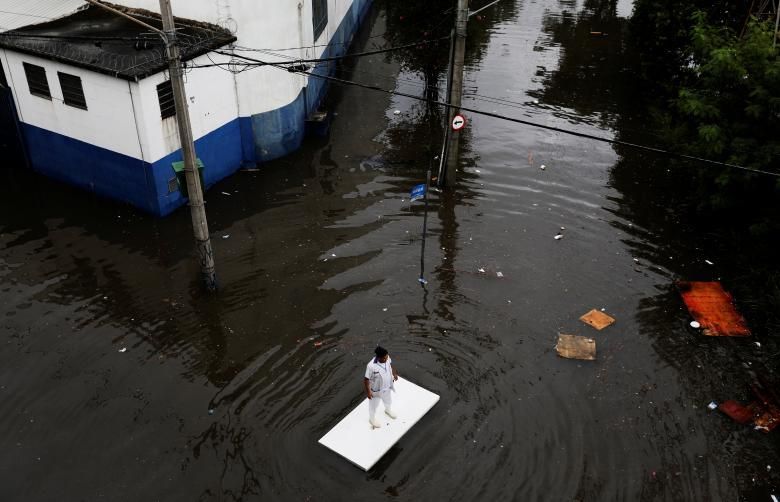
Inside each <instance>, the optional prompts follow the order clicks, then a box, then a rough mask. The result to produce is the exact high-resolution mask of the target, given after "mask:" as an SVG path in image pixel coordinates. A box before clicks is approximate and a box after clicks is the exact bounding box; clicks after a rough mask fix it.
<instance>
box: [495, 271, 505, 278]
mask: <svg viewBox="0 0 780 502" xmlns="http://www.w3.org/2000/svg"><path fill="white" fill-rule="evenodd" d="M496 277H498V278H499V279H501V278H502V277H504V274H503V273H501V272H496Z"/></svg>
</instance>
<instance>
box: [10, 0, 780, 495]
mask: <svg viewBox="0 0 780 502" xmlns="http://www.w3.org/2000/svg"><path fill="white" fill-rule="evenodd" d="M625 4H626V2H620V3H619V4H616V3H615V2H598V1H587V2H584V3H582V2H575V1H561V2H557V3H550V2H548V3H544V4H539V3H534V2H527V1H522V0H517V1H507V2H502V3H501V4H499V6H497V7H496V8H494V9H489V10H487V11H485V12H484V14H483V15H482V16H480V19H478V20H477V19H475V20H474V22H473V24H472V25H471V26H470V30H471V32H470V34H469V36H470V44H471V45H470V52H469V59H468V72H467V76H466V78H467V84H468V96H467V102H468V104H469V106H472V105H473V106H475V107H479V108H481V109H485V110H488V111H493V110H499V111H500V112H501V113H504V114H507V115H512V116H518V117H524V118H529V119H532V120H534V121H537V122H541V123H547V124H550V125H554V126H558V127H565V128H572V129H575V130H577V131H581V132H586V133H590V134H599V135H603V136H611V135H621V134H637V132H636V131H641V109H640V108H639V107H636V106H632V95H631V87H630V85H631V83H630V75H627V74H626V73H625V71H624V69H625V68H627V67H628V66H627V64H626V58H627V57H630V56H628V55H627V53H626V50H625V48H624V44H623V42H622V39H623V35H624V33H625V30H626V29H627V28H626V22H625V19H624V18H622V17H620V15H619V14H621V15H625V13H626V12H627V11H629V10H630V9H629V8H627V6H626V5H625ZM389 5H390V4H388V6H383V5H382V4H378V5H377V7H376V8H375V9H374V12H373V14H372V17H371V18H370V21H369V22H368V23H367V25H366V28H365V30H364V31H363V32H362V33H361V34H360V36H359V37H358V40H357V41H356V46H355V47H356V49H365V48H370V47H373V46H374V45H375V44H377V43H381V41H382V40H384V38H383V37H382V35H383V34H384V33H385V32H386V31H387V30H388V29H390V28H392V30H394V31H393V33H396V32H398V33H399V35H398V37H401V35H403V36H406V37H409V36H411V35H410V33H412V34H413V33H415V30H416V29H418V28H417V26H424V25H425V24H426V23H427V22H429V21H430V20H429V19H428V18H427V17H425V16H427V14H425V12H423V13H417V14H415V13H414V12H413V11H410V12H411V13H407V19H409V18H411V21H410V23H411V25H412V26H411V28H408V29H409V32H401V30H402V29H407V28H401V27H399V24H398V23H399V22H400V19H399V17H398V16H401V15H403V13H401V12H399V9H400V8H401V7H399V5H400V4H398V5H394V6H393V7H392V9H391V8H390V7H389ZM385 8H387V9H389V10H385ZM426 12H427V11H426ZM415 15H417V16H420V18H419V19H418V18H414V16H415ZM441 19H443V18H437V19H436V21H435V22H439V23H440V25H439V27H438V28H437V29H442V27H444V28H446V23H441V22H440V21H441ZM415 23H416V24H415ZM445 31H446V30H445ZM472 32H473V33H472ZM592 32H600V33H602V35H593V34H592ZM431 33H435V31H434V30H433V29H432V30H431ZM390 38H392V37H390ZM399 40H402V38H399ZM444 52H445V53H446V50H445V51H444ZM415 57H416V56H415V53H414V52H412V53H410V54H406V55H403V57H401V58H390V57H388V58H386V59H379V58H371V59H360V60H358V61H357V62H354V63H350V64H348V65H345V66H344V67H343V68H341V69H340V71H341V72H342V74H343V76H346V77H348V78H352V79H355V80H358V81H362V82H367V83H374V82H378V81H381V82H382V84H381V85H383V86H386V87H389V88H392V87H396V88H398V89H401V90H403V91H404V92H409V91H410V90H416V92H420V93H422V92H423V89H424V87H425V85H426V84H427V85H428V86H429V87H430V86H435V85H439V86H441V82H442V79H443V74H442V73H441V68H440V64H441V63H437V61H438V59H437V58H430V59H425V60H424V61H423V62H425V63H426V64H417V63H419V61H416V60H414V59H413V58H415ZM404 58H406V59H404ZM437 64H438V65H439V66H437ZM426 72H427V73H428V74H427V75H426ZM280 78H285V77H284V76H283V75H282V76H281V77H280ZM379 79H381V80H379ZM328 106H329V108H330V109H331V110H332V111H333V112H334V115H335V118H334V122H333V127H332V131H331V133H330V136H329V137H328V138H326V139H312V140H308V141H307V144H306V146H305V147H304V148H303V149H302V150H301V151H300V152H298V153H296V154H294V155H291V156H289V157H287V158H285V159H282V160H279V161H277V162H273V163H269V164H267V165H264V166H262V167H261V169H260V170H259V171H257V172H241V173H238V174H236V175H235V176H233V177H232V178H230V179H229V180H226V181H224V182H223V183H221V184H220V185H219V186H217V187H214V188H213V189H212V190H210V191H209V193H208V194H207V199H208V206H207V207H208V214H209V219H210V226H211V228H212V230H213V236H212V237H213V242H214V246H215V251H216V253H217V264H218V273H219V279H220V284H221V289H220V292H219V293H218V295H216V296H215V297H209V296H206V295H204V294H203V293H202V291H201V289H200V286H199V284H198V279H197V277H198V274H197V267H196V265H195V263H196V262H195V260H194V259H193V257H194V254H193V246H192V242H191V236H190V230H189V216H188V215H187V214H186V211H179V212H177V213H176V214H174V215H173V216H172V217H170V218H167V219H165V220H154V219H150V218H147V217H145V216H143V215H139V214H136V213H134V212H132V211H131V210H129V209H126V208H123V207H119V206H115V205H112V204H110V203H107V202H105V201H101V200H96V199H93V198H91V197H90V196H89V195H86V194H84V193H82V192H78V191H74V190H70V189H68V188H66V187H63V186H61V185H57V184H54V183H52V182H49V181H46V180H43V179H41V178H39V177H37V176H35V175H32V174H30V173H26V172H24V171H10V170H4V171H2V172H0V176H2V177H3V184H2V188H0V190H2V197H0V211H1V212H2V214H3V217H2V219H1V220H0V301H1V302H2V307H1V308H0V337H2V340H4V344H3V349H2V351H0V368H2V369H0V392H2V397H3V398H4V403H5V406H4V410H5V411H6V412H5V413H4V415H3V417H2V419H0V424H2V428H3V430H4V431H7V432H6V433H5V434H3V435H2V439H0V446H1V447H2V448H3V450H4V451H5V452H7V455H4V456H3V460H2V461H0V472H2V473H5V474H6V475H5V476H3V479H4V480H5V481H6V483H5V485H6V486H5V491H6V492H7V493H9V494H10V497H11V499H14V500H15V499H20V500H52V499H68V500H70V499H97V498H99V497H106V498H111V499H128V500H135V499H138V498H141V497H152V498H155V499H165V500H212V499H216V500H254V499H263V500H365V499H368V498H371V497H382V496H391V497H394V496H397V497H401V498H406V499H415V500H416V499H420V500H451V499H459V500H461V499H462V500H493V499H499V498H501V497H503V498H508V499H510V500H540V499H541V500H602V499H604V500H615V499H627V500H678V499H679V500H709V499H713V500H738V499H740V498H745V499H748V498H751V497H752V499H753V500H766V498H765V497H766V496H767V494H768V490H770V489H773V487H776V486H777V484H778V477H777V469H773V470H769V471H768V470H767V468H766V465H767V464H772V459H774V458H776V456H777V452H778V443H777V441H778V440H777V438H776V437H775V436H771V435H770V436H763V435H759V434H758V433H754V432H753V431H751V430H749V429H745V428H743V427H741V426H737V425H735V424H733V423H731V422H729V421H727V420H726V419H724V418H723V417H721V416H718V415H716V414H712V413H710V412H708V411H707V410H706V404H707V403H708V402H709V401H710V400H712V399H715V400H725V399H729V398H737V399H746V398H747V397H748V396H747V392H746V384H747V383H748V382H749V381H750V380H751V379H752V378H753V377H754V376H755V375H758V374H765V373H769V376H770V377H771V376H773V375H772V371H774V370H773V366H772V361H773V359H772V357H773V356H772V354H774V357H775V359H774V361H776V355H777V353H778V352H780V349H778V347H777V345H776V341H775V339H774V338H772V337H770V336H769V334H770V333H771V332H772V329H773V328H776V327H777V325H778V324H777V321H776V318H773V317H772V316H771V315H767V314H766V312H768V311H776V310H777V308H776V307H777V303H778V302H777V299H772V298H769V299H767V298H757V295H756V294H755V293H751V288H750V286H751V285H753V286H755V285H756V284H757V283H756V277H757V276H758V273H752V274H751V273H747V272H744V270H746V269H745V268H744V267H741V265H743V264H745V263H752V266H753V267H755V269H756V270H761V269H762V267H764V268H766V267H769V266H771V263H770V261H769V260H768V259H767V258H766V257H762V256H759V255H757V254H753V253H752V252H751V251H750V250H737V249H735V246H733V245H724V244H722V243H723V242H724V241H726V240H727V238H728V237H729V234H728V233H727V231H726V230H723V229H722V228H719V227H717V226H713V225H711V224H706V223H704V222H701V221H699V220H697V219H696V218H694V217H693V216H692V213H691V212H689V211H687V207H688V206H687V205H686V204H688V202H686V201H684V200H681V199H680V198H679V197H678V194H677V193H676V192H675V191H674V190H671V189H670V188H671V187H673V186H675V184H676V183H677V181H679V178H677V177H678V176H681V174H679V171H675V172H666V166H665V165H664V164H663V159H656V158H650V157H647V156H645V155H643V154H637V153H634V152H629V151H620V152H619V154H620V156H618V155H617V154H616V153H615V152H614V151H613V150H612V149H611V148H609V147H607V146H605V145H602V144H597V143H591V142H588V141H583V140H580V139H576V138H572V137H568V136H564V135H561V134H557V133H549V132H546V131H540V130H534V129H530V128H524V127H519V126H516V125H508V124H504V123H500V122H497V121H495V120H493V119H488V118H484V117H469V119H470V122H469V123H470V127H469V129H468V130H467V134H466V135H465V136H466V140H465V141H466V143H465V152H464V159H463V162H462V169H461V172H460V173H459V186H458V188H457V190H456V191H455V192H454V193H442V194H437V193H434V194H432V195H431V201H430V212H429V235H428V241H427V249H426V255H425V265H426V278H427V279H428V281H429V283H428V285H427V286H426V287H425V288H422V287H421V286H420V284H419V283H418V282H417V277H418V276H419V272H420V244H421V242H420V233H421V227H422V217H423V209H422V207H423V206H422V203H421V202H417V203H413V204H410V202H409V200H408V191H409V189H410V188H411V186H413V185H415V184H417V183H420V182H421V181H422V180H423V179H424V177H425V171H426V169H427V168H428V166H429V165H430V163H431V162H430V160H431V157H432V156H433V155H435V154H436V153H437V152H438V146H437V145H439V144H440V141H441V137H442V133H443V131H442V128H441V125H440V124H441V121H442V115H441V110H436V109H431V108H429V107H426V106H425V105H424V104H421V103H418V102H412V101H410V100H408V99H406V98H401V97H397V96H393V97H388V96H386V95H383V94H375V93H373V92H371V91H369V90H365V89H357V88H334V89H333V91H332V92H331V95H330V98H329V104H328ZM395 110H398V111H399V112H400V113H398V114H395V113H394V111H395ZM637 124H640V125H639V126H637ZM541 165H545V166H546V169H545V170H542V169H540V166H541ZM225 194H229V195H225ZM558 232H562V233H563V235H564V238H563V239H561V240H555V239H554V238H553V237H554V236H555V234H556V233H558ZM704 259H709V260H710V261H712V262H714V263H715V265H714V266H711V265H708V264H706V262H705V261H704ZM762 260H763V261H762ZM740 271H742V272H740ZM499 273H500V274H499ZM681 277H684V278H690V279H721V280H722V281H723V282H724V283H725V284H726V285H727V286H729V287H731V288H733V290H734V291H735V294H736V296H737V299H738V302H739V306H740V308H741V309H742V310H743V312H744V313H745V314H746V316H747V317H748V321H749V322H750V323H751V325H752V327H753V329H754V331H755V332H756V336H755V341H759V342H760V343H761V347H760V348H759V347H757V346H756V345H755V344H753V343H752V342H753V341H754V340H747V341H745V340H730V339H727V340H718V339H704V338H702V337H700V336H697V335H696V334H695V333H692V332H690V331H688V330H687V328H686V326H687V314H686V313H685V312H684V311H683V310H682V308H681V303H680V301H679V299H678V297H677V294H676V292H675V291H674V289H673V281H674V280H675V279H677V278H681ZM591 308H605V309H606V310H607V311H608V312H609V313H610V314H611V315H613V316H614V317H616V318H617V320H618V321H617V323H616V324H615V325H614V326H612V327H610V328H608V329H607V330H605V331H603V332H598V333H596V332H594V331H592V330H591V328H589V327H587V326H585V325H584V324H582V323H580V322H579V321H578V318H579V316H580V315H582V314H583V313H584V312H586V311H588V310H590V309H591ZM762 313H763V314H762ZM558 333H571V334H582V335H588V336H593V337H594V338H596V340H597V344H598V360H597V361H596V362H595V363H585V362H578V361H571V360H563V359H559V358H558V357H557V356H556V354H555V351H554V349H553V345H554V343H555V339H556V336H557V334H558ZM377 343H382V344H383V345H385V346H387V347H388V348H389V349H390V351H391V352H392V354H393V357H394V360H395V361H396V362H397V365H398V368H399V372H400V373H401V374H402V375H404V376H406V377H407V378H409V379H410V380H412V381H415V382H416V383H419V384H421V385H423V386H424V387H426V388H429V389H431V390H433V391H434V392H437V393H439V394H441V397H442V399H441V401H440V402H439V404H437V406H436V407H434V409H433V410H432V411H431V412H430V414H429V415H428V416H427V417H425V418H424V419H423V420H422V421H421V422H420V423H419V424H418V425H417V426H416V427H415V428H414V429H413V430H412V431H410V432H409V433H408V435H407V436H406V437H404V439H403V440H402V441H401V442H399V443H398V444H397V445H396V446H395V447H394V448H393V449H392V450H391V451H390V452H389V453H388V454H387V455H386V456H385V457H384V458H383V459H382V461H381V462H380V463H379V464H377V466H376V467H375V468H374V469H373V470H372V471H371V472H369V473H368V474H366V473H362V472H360V471H358V470H357V469H355V468H354V467H352V466H351V465H349V464H348V463H347V462H345V461H344V460H343V459H341V458H338V457H337V456H335V455H334V454H332V453H331V452H329V451H327V450H325V449H324V448H321V447H319V446H318V445H317V443H316V441H317V439H318V438H319V437H320V436H321V435H322V434H324V433H325V432H326V431H327V430H329V429H330V427H332V426H333V425H334V424H335V423H336V422H337V421H338V420H340V419H341V418H342V417H343V416H344V415H345V414H346V413H347V412H348V411H349V410H351V409H352V408H353V407H354V406H355V405H356V404H357V403H358V402H359V401H360V399H361V395H362V394H361V381H360V378H361V374H362V368H363V367H364V365H365V362H366V361H367V360H368V358H369V357H370V355H371V351H372V349H373V347H374V345H375V344H377ZM397 398H398V399H402V396H398V397H397ZM762 497H764V498H762Z"/></svg>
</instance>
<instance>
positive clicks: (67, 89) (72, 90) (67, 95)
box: [57, 71, 87, 110]
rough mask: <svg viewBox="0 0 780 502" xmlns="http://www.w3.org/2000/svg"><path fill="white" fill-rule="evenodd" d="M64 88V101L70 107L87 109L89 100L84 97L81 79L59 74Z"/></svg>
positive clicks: (61, 85)
mask: <svg viewBox="0 0 780 502" xmlns="http://www.w3.org/2000/svg"><path fill="white" fill-rule="evenodd" d="M57 76H58V77H59V79H60V87H61V88H62V99H63V101H64V102H65V104H66V105H68V106H75V107H76V108H82V109H84V110H86V109H87V100H86V98H85V97H84V88H83V87H82V86H81V77H77V76H76V75H68V74H67V73H62V72H59V71H58V72H57Z"/></svg>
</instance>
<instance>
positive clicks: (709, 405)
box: [707, 401, 718, 410]
mask: <svg viewBox="0 0 780 502" xmlns="http://www.w3.org/2000/svg"><path fill="white" fill-rule="evenodd" d="M707 408H709V409H711V410H717V409H718V403H716V402H715V401H711V402H710V404H708V405H707Z"/></svg>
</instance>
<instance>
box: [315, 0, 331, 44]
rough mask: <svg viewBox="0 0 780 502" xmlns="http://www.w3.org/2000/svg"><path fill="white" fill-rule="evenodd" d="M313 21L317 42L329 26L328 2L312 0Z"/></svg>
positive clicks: (325, 0) (326, 0)
mask: <svg viewBox="0 0 780 502" xmlns="http://www.w3.org/2000/svg"><path fill="white" fill-rule="evenodd" d="M311 21H312V26H313V27H314V40H317V39H318V38H320V35H321V34H322V32H323V31H325V27H326V26H328V0H312V4H311Z"/></svg>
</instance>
